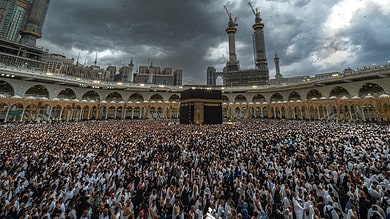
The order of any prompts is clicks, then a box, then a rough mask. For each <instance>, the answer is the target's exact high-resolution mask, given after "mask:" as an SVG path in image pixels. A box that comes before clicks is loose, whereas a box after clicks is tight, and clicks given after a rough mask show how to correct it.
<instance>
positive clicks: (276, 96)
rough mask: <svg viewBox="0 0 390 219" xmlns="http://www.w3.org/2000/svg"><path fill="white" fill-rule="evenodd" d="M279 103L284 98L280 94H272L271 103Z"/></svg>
mask: <svg viewBox="0 0 390 219" xmlns="http://www.w3.org/2000/svg"><path fill="white" fill-rule="evenodd" d="M278 101H283V96H282V95H281V94H280V93H274V94H272V96H271V98H270V102H271V103H272V102H278Z"/></svg>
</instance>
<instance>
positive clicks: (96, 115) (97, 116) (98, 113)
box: [95, 105, 100, 120]
mask: <svg viewBox="0 0 390 219" xmlns="http://www.w3.org/2000/svg"><path fill="white" fill-rule="evenodd" d="M99 107H100V106H99V105H98V106H97V107H96V114H95V119H96V120H100V108H99Z"/></svg>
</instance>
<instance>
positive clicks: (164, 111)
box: [163, 107, 167, 119]
mask: <svg viewBox="0 0 390 219" xmlns="http://www.w3.org/2000/svg"><path fill="white" fill-rule="evenodd" d="M163 118H164V119H166V118H167V108H166V107H164V108H163Z"/></svg>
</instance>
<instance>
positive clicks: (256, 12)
mask: <svg viewBox="0 0 390 219" xmlns="http://www.w3.org/2000/svg"><path fill="white" fill-rule="evenodd" d="M248 4H249V6H250V7H251V9H252V12H253V14H254V15H255V16H257V15H258V14H259V12H258V11H257V8H256V11H255V9H254V8H253V5H252V4H251V3H250V2H248Z"/></svg>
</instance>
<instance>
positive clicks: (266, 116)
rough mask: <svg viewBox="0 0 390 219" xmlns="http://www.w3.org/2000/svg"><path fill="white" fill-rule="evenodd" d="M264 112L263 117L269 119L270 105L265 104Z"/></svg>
mask: <svg viewBox="0 0 390 219" xmlns="http://www.w3.org/2000/svg"><path fill="white" fill-rule="evenodd" d="M262 112H263V114H262V115H263V118H265V119H268V118H269V110H268V107H266V106H264V107H263V109H262Z"/></svg>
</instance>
